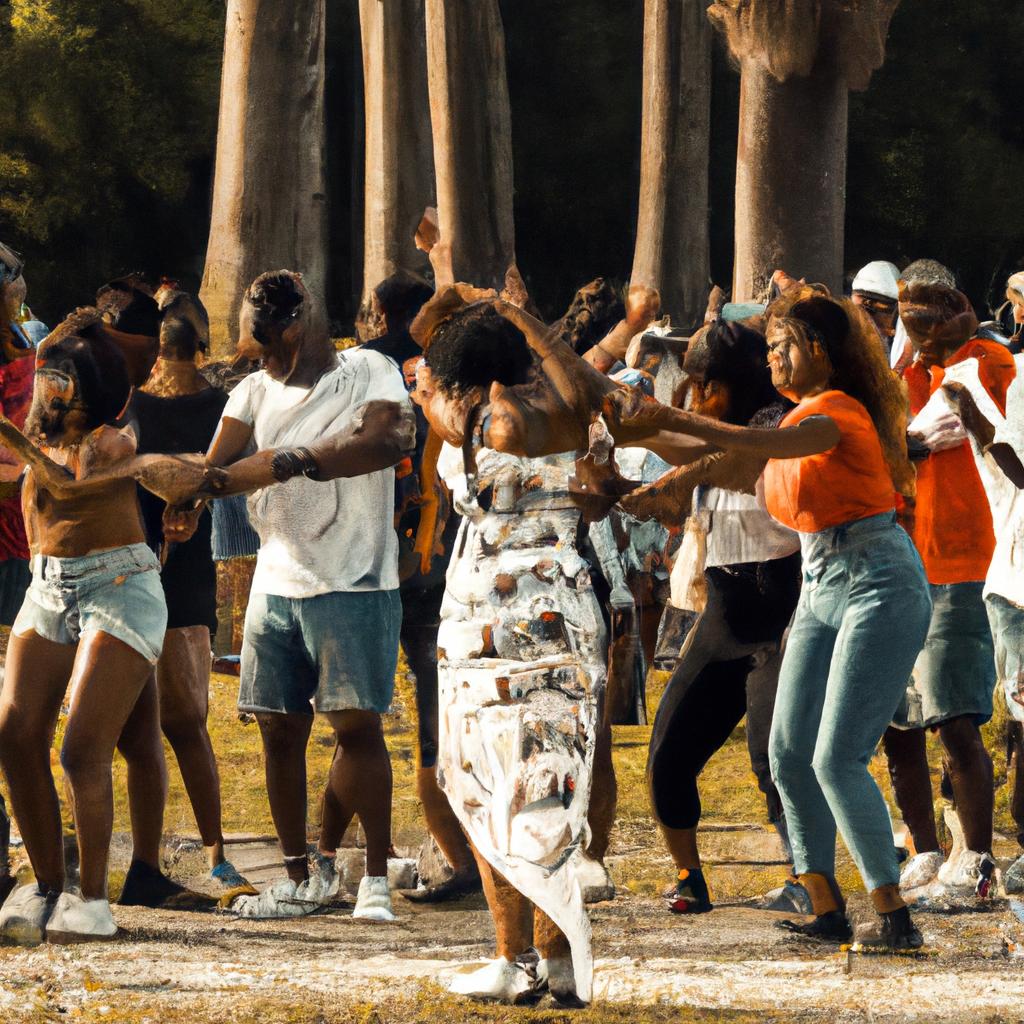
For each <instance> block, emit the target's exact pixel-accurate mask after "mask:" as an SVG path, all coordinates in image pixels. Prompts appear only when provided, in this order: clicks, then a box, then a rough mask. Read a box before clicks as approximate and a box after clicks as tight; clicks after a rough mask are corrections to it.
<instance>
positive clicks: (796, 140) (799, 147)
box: [733, 59, 848, 301]
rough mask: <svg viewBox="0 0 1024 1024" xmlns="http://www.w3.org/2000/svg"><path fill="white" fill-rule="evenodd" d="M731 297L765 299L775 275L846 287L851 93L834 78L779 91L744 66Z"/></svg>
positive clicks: (781, 85) (828, 74)
mask: <svg viewBox="0 0 1024 1024" xmlns="http://www.w3.org/2000/svg"><path fill="white" fill-rule="evenodd" d="M741 74H742V77H741V79H740V132H739V144H738V148H737V157H736V255H735V266H734V278H733V294H734V296H735V298H736V299H738V300H740V301H742V300H745V299H753V298H756V297H758V296H759V295H761V294H762V293H763V292H764V291H765V290H766V289H767V286H768V283H769V281H770V279H771V275H772V271H774V270H776V269H778V268H780V267H782V268H784V269H785V270H787V271H788V272H789V273H790V274H792V275H794V276H795V277H806V278H807V280H808V281H820V282H821V283H823V284H825V285H827V286H828V287H829V288H830V289H831V290H832V291H833V292H838V291H839V290H840V289H841V288H842V283H843V221H844V215H845V211H846V111H847V105H848V97H847V87H846V83H845V82H844V81H843V80H842V78H840V77H839V76H838V75H837V74H836V73H835V71H834V70H832V69H830V68H820V69H817V70H816V71H814V72H813V73H812V74H811V75H809V76H807V77H796V76H794V77H792V78H788V79H787V80H786V81H785V82H778V81H776V79H774V78H773V77H772V76H771V75H770V74H769V73H768V71H766V70H765V68H764V67H763V66H762V65H761V64H759V63H757V62H756V61H754V60H749V59H748V60H745V61H744V62H743V64H742V71H741Z"/></svg>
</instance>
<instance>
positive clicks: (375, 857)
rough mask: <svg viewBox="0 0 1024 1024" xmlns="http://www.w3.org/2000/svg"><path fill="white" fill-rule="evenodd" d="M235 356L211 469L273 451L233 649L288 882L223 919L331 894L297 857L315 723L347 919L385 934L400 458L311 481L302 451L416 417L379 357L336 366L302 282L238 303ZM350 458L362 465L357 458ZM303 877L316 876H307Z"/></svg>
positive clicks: (291, 910) (378, 440) (359, 439)
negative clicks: (390, 420) (382, 413)
mask: <svg viewBox="0 0 1024 1024" xmlns="http://www.w3.org/2000/svg"><path fill="white" fill-rule="evenodd" d="M238 348H239V352H240V353H241V354H243V355H246V356H248V357H249V358H251V359H256V360H258V361H259V362H260V363H261V364H262V367H263V368H262V369H261V370H259V371H257V372H256V373H253V374H251V375H250V376H249V377H247V378H245V380H243V381H242V382H241V383H240V384H239V385H238V386H237V387H236V388H235V390H234V391H233V392H232V393H231V397H230V399H229V400H228V404H227V406H226V407H225V409H224V413H223V416H222V418H221V422H220V426H219V428H218V431H217V435H216V437H215V438H214V441H213V444H212V445H211V448H210V452H209V455H208V461H209V462H210V463H211V465H214V466H224V465H228V464H231V463H233V462H235V461H237V460H238V459H239V458H240V457H241V456H243V455H244V454H246V453H247V451H249V450H251V448H252V447H253V446H255V447H256V448H258V449H260V450H261V451H263V450H266V449H276V450H277V451H276V453H275V454H274V461H273V472H274V476H275V477H276V478H277V480H278V481H279V483H277V484H276V485H275V486H273V487H264V488H263V489H261V490H257V491H255V492H254V493H253V494H251V495H250V497H249V500H248V504H249V518H250V520H251V521H252V525H253V527H254V528H255V530H256V532H257V533H258V534H259V537H260V551H259V556H258V558H257V563H256V572H255V575H254V577H253V583H252V591H251V593H250V597H249V607H248V611H247V613H246V620H245V635H244V640H243V646H242V666H241V685H240V691H239V700H238V706H239V709H240V710H241V711H246V712H250V713H251V714H254V715H255V716H256V720H257V722H258V723H259V727H260V733H261V736H262V738H263V750H264V756H265V760H266V776H267V793H268V796H269V798H270V809H271V813H272V814H273V817H274V824H275V826H276V828H277V833H278V838H279V840H280V842H281V848H282V851H283V853H284V860H285V868H286V870H287V873H288V877H287V878H286V879H282V880H281V881H280V882H277V883H275V884H274V885H272V886H270V887H269V888H268V889H267V890H265V891H264V892H263V893H261V894H260V895H259V896H241V897H238V898H237V899H236V900H235V901H234V903H233V904H232V909H233V910H235V911H236V912H238V913H240V914H241V915H242V916H245V917H289V916H295V915H298V914H303V913H309V912H310V911H311V910H313V909H315V908H316V907H317V906H319V905H321V904H322V903H326V902H329V900H330V898H331V897H332V896H333V895H334V893H335V892H336V891H337V884H338V883H337V876H336V874H335V870H334V853H335V851H334V850H318V852H317V854H316V855H315V856H314V858H313V863H312V865H310V863H309V862H308V859H307V855H306V760H305V752H306V744H307V741H308V738H309V733H310V728H311V726H312V722H313V713H314V710H315V711H318V712H320V713H321V714H323V715H324V716H325V717H326V718H327V719H328V721H329V722H330V723H331V726H332V728H333V729H334V731H335V734H336V737H337V742H338V747H337V750H336V751H335V757H334V762H333V764H332V766H331V772H330V778H329V780H328V783H327V787H326V790H325V792H324V801H325V804H327V805H330V806H331V810H332V813H333V815H334V816H335V818H336V819H337V818H341V819H345V820H351V818H352V817H353V816H355V815H358V816H359V819H360V821H361V823H362V826H363V831H364V832H365V834H366V876H365V877H364V878H363V880H362V882H361V884H360V887H359V896H358V900H357V903H356V909H355V912H354V916H356V917H360V918H366V919H370V920H392V919H393V916H394V915H393V914H392V912H391V898H390V895H389V893H388V886H387V853H388V848H389V847H390V845H391V763H390V760H389V758H388V752H387V747H386V746H385V744H384V736H383V731H382V728H381V720H380V715H381V713H382V712H384V711H387V710H388V708H389V707H390V704H391V698H392V694H393V690H394V675H395V667H396V662H397V657H398V631H399V627H400V625H401V617H402V606H401V601H400V599H399V594H398V539H397V537H396V535H395V531H394V526H393V521H392V514H393V509H394V470H393V469H392V468H391V467H393V466H394V465H395V463H397V462H398V461H400V459H401V458H402V457H403V455H404V452H403V451H401V450H400V449H399V448H398V447H397V446H396V445H395V443H394V442H393V441H392V440H391V439H390V438H389V436H387V435H385V434H383V433H379V434H375V428H374V427H373V423H374V422H376V421H375V419H374V418H373V417H372V416H367V417H366V419H365V421H364V424H363V426H364V428H365V429H363V428H359V429H357V430H356V431H355V435H356V441H355V445H354V447H353V449H352V450H353V452H354V457H353V460H352V466H351V470H350V472H349V473H340V474H338V476H339V478H337V479H332V480H329V481H324V482H318V481H317V478H318V476H319V472H318V467H317V463H316V460H315V459H314V458H313V457H312V455H311V453H310V452H309V451H308V450H307V449H306V448H305V447H302V446H304V445H314V444H315V443H316V442H318V441H321V440H322V439H323V438H325V437H327V436H328V435H337V434H339V433H342V432H345V431H346V430H352V428H353V426H355V425H357V424H358V423H359V421H360V417H361V414H362V413H363V412H365V411H366V410H367V406H368V403H374V406H373V408H375V409H378V410H379V409H380V407H381V403H386V404H390V403H393V404H394V406H395V408H396V410H400V409H405V408H411V407H409V400H408V397H407V394H406V390H405V385H404V383H403V381H402V375H401V373H400V372H399V371H398V369H397V368H396V366H395V364H394V363H393V362H392V361H391V360H389V359H387V358H386V357H385V356H382V355H380V354H379V353H376V352H368V351H363V350H360V349H352V350H350V351H347V352H342V353H338V352H336V351H335V349H334V346H333V344H332V343H331V340H330V336H329V334H328V330H327V320H326V316H325V313H324V310H323V307H322V305H321V303H320V302H319V301H317V300H316V299H314V298H313V297H312V296H310V294H309V292H308V291H307V290H306V288H305V286H304V285H303V283H302V280H301V277H300V275H298V274H294V273H291V272H289V271H278V272H273V273H267V274H263V275H261V276H260V277H258V278H257V279H256V281H254V282H253V284H252V285H251V286H250V288H249V290H248V292H247V293H246V297H245V301H244V302H243V307H242V317H241V324H240V338H239V344H238ZM356 449H358V451H356ZM311 866H312V870H310V867H311Z"/></svg>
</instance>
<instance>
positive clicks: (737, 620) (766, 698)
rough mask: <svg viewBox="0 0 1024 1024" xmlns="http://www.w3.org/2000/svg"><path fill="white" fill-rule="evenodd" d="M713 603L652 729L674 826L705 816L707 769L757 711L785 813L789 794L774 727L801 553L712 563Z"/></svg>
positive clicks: (773, 806) (755, 741) (661, 812)
mask: <svg viewBox="0 0 1024 1024" xmlns="http://www.w3.org/2000/svg"><path fill="white" fill-rule="evenodd" d="M704 575H705V578H706V579H707V584H708V600H707V606H706V607H705V609H704V611H703V612H702V613H701V615H700V617H699V618H698V619H697V621H696V623H695V624H694V626H693V629H692V630H691V632H690V634H689V636H688V637H687V640H686V644H685V646H684V647H683V650H682V653H681V655H680V659H679V664H678V665H677V666H676V669H675V671H674V672H673V673H672V678H671V679H670V680H669V683H668V687H667V688H666V690H665V695H664V696H663V697H662V699H661V704H660V706H659V708H658V714H657V716H656V718H655V720H654V728H653V730H652V733H651V747H650V753H649V755H648V761H647V783H648V787H649V790H650V796H651V806H652V808H653V809H654V814H655V817H656V818H657V820H658V821H659V822H660V823H661V824H662V825H664V826H665V827H667V828H672V829H686V828H695V827H696V825H697V823H698V821H700V812H701V806H700V794H699V792H698V790H697V777H698V776H699V775H700V773H701V771H702V770H703V768H704V765H706V764H707V763H708V761H709V760H710V758H711V757H712V755H713V754H714V753H715V752H716V751H717V750H719V749H720V748H721V747H722V746H723V745H724V743H725V741H726V740H727V739H728V738H729V736H730V735H731V733H732V731H733V729H735V728H736V726H737V725H739V723H740V721H741V720H742V718H743V716H744V715H746V716H747V747H748V750H749V752H750V764H751V767H752V768H753V770H754V774H755V775H756V776H757V782H758V787H759V788H760V790H761V792H762V793H764V795H765V799H766V801H767V804H768V819H769V821H772V822H777V821H779V820H780V819H781V816H782V803H781V801H780V800H779V794H778V791H777V790H776V789H775V785H774V783H773V782H772V778H771V771H770V769H769V767H768V737H769V734H770V732H771V726H772V713H773V711H774V708H775V691H776V688H777V686H778V680H779V668H780V666H781V663H782V652H781V647H782V635H783V633H784V632H785V629H786V626H787V625H788V624H789V620H790V618H791V617H792V614H793V611H794V609H795V608H796V603H797V599H798V598H799V596H800V556H799V554H796V555H791V556H789V557H788V558H780V559H776V560H774V561H770V562H759V563H750V564H745V565H737V566H726V567H715V568H711V569H708V570H707V571H706V572H705V574H704Z"/></svg>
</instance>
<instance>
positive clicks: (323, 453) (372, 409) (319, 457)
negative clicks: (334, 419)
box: [209, 401, 416, 497]
mask: <svg viewBox="0 0 1024 1024" xmlns="http://www.w3.org/2000/svg"><path fill="white" fill-rule="evenodd" d="M214 444H216V441H214ZM415 446H416V418H415V416H414V415H413V412H412V410H411V409H410V408H409V406H408V405H407V404H406V403H404V402H387V401H373V402H367V403H366V405H364V406H363V407H362V408H361V409H360V410H359V412H358V413H357V415H356V417H355V419H354V420H353V422H352V423H351V424H350V425H349V426H348V427H346V428H345V429H344V430H340V431H338V433H336V434H332V435H330V436H329V437H325V438H323V439H321V440H319V441H316V442H314V443H313V444H311V445H308V446H306V447H305V448H268V449H267V450H265V451H260V452H256V454H255V455H250V456H249V457H248V458H245V459H240V460H239V461H237V462H233V463H231V465H229V466H227V467H226V468H224V469H222V470H221V471H220V472H219V473H217V474H216V475H213V474H211V476H210V481H209V487H210V492H209V493H211V494H213V495H215V496H218V497H227V496H228V495H231V494H245V493H247V492H249V491H255V490H259V489H260V488H263V487H269V486H271V485H272V484H275V483H279V482H282V481H283V480H287V479H289V478H290V477H291V476H298V475H301V474H303V473H308V472H309V471H310V470H312V473H313V477H314V478H315V479H317V480H337V479H340V478H343V477H353V476H363V475H365V474H366V473H375V472H377V471H378V470H381V469H388V468H389V467H391V466H394V465H395V464H396V463H398V462H400V461H401V460H402V459H403V458H404V457H405V456H406V455H408V454H409V453H410V452H411V451H412V450H413V449H414V448H415ZM275 469H276V472H275Z"/></svg>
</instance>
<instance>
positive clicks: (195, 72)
mask: <svg viewBox="0 0 1024 1024" xmlns="http://www.w3.org/2000/svg"><path fill="white" fill-rule="evenodd" d="M223 22H224V6H223V4H220V3H211V2H209V0H176V2H175V3H173V4H168V3H165V2H163V0H119V2H118V3H110V2H109V0H10V2H9V3H6V4H3V5H2V6H0V49H2V52H3V54H4V60H3V63H2V65H0V93H2V95H3V97H4V102H3V103H2V104H0V218H2V227H3V232H4V237H5V238H9V239H10V240H11V241H12V243H13V244H15V245H20V246H22V247H23V248H24V249H25V250H26V259H27V261H28V265H29V271H28V274H27V276H28V279H29V285H30V288H31V294H30V302H33V303H34V304H35V307H36V308H37V310H38V311H39V312H41V313H42V314H44V315H46V316H48V317H50V318H51V319H55V318H57V317H59V316H60V315H61V314H62V312H63V310H64V308H65V307H66V306H67V305H69V304H71V303H82V302H87V301H88V300H89V299H90V297H91V295H92V293H93V292H94V291H95V288H96V286H97V284H99V283H102V280H103V279H105V278H107V277H109V276H111V275H113V274H116V273H119V272H121V271H124V270H128V269H134V268H136V267H138V268H145V269H149V270H151V271H159V270H161V269H168V270H171V271H174V272H177V273H182V272H189V271H191V272H193V273H194V272H195V271H196V270H197V269H199V268H200V267H201V260H202V249H203V243H204V241H205V239H203V238H202V234H203V233H202V231H199V232H198V233H197V231H196V225H195V224H190V223H184V222H185V221H187V220H188V219H189V218H188V216H187V213H188V211H189V208H190V207H193V206H196V205H199V206H200V208H204V207H205V205H206V195H205V188H206V184H205V179H206V177H207V173H208V172H207V171H205V170H204V165H208V164H209V161H210V156H211V153H212V146H213V142H214V137H215V133H216V108H217V96H218V89H219V78H220V47H221V42H220V41H221V39H222V37H223V31H224V25H223ZM197 175H198V182H197ZM194 191H198V193H199V194H198V195H194V194H192V193H193V192H194ZM164 261H167V262H164Z"/></svg>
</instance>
